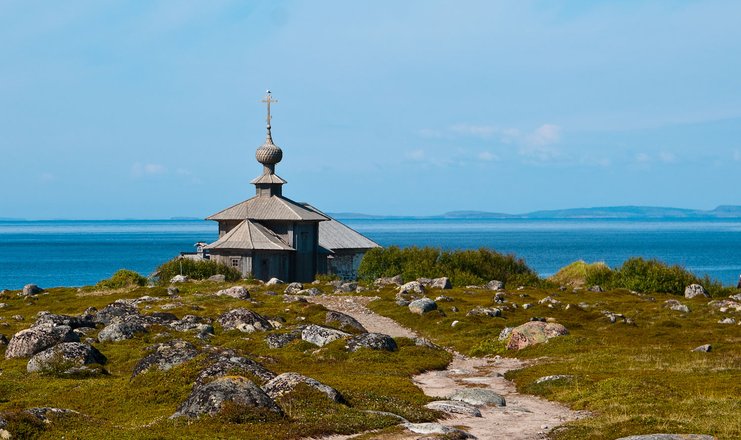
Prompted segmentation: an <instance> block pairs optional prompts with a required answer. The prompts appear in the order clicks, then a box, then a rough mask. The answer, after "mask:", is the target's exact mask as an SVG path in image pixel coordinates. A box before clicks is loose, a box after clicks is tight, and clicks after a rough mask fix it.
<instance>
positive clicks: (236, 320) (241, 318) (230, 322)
mask: <svg viewBox="0 0 741 440" xmlns="http://www.w3.org/2000/svg"><path fill="white" fill-rule="evenodd" d="M218 321H219V324H221V327H222V328H223V329H224V330H239V331H241V332H244V333H253V332H256V331H265V330H272V329H273V325H272V324H271V323H270V321H268V320H267V318H265V317H264V316H262V315H260V314H259V313H257V312H253V311H252V310H247V309H245V308H242V307H240V308H238V309H233V310H229V311H228V312H225V313H223V314H222V315H221V316H219V319H218Z"/></svg>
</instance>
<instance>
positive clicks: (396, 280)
mask: <svg viewBox="0 0 741 440" xmlns="http://www.w3.org/2000/svg"><path fill="white" fill-rule="evenodd" d="M401 283H402V281H401V275H396V276H393V277H381V278H376V280H375V281H374V282H373V284H374V285H375V286H378V287H386V286H401Z"/></svg>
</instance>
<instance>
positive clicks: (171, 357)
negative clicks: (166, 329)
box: [131, 339, 198, 378]
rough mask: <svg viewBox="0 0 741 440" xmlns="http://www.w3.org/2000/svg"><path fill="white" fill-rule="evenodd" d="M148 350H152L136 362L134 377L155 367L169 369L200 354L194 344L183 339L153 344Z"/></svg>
mask: <svg viewBox="0 0 741 440" xmlns="http://www.w3.org/2000/svg"><path fill="white" fill-rule="evenodd" d="M147 351H151V353H150V354H148V355H147V356H145V357H144V358H142V359H141V360H140V361H139V362H137V363H136V366H134V372H133V373H132V374H131V377H132V378H134V377H136V376H138V375H140V374H142V373H145V372H147V371H148V370H149V369H151V368H153V367H156V368H157V369H158V370H160V371H167V370H169V369H171V368H173V367H175V366H176V365H180V364H182V363H184V362H187V361H189V360H191V359H193V358H194V357H196V356H197V355H198V350H197V349H196V347H195V346H194V345H193V344H191V343H190V342H186V341H183V340H181V339H174V340H172V341H168V342H164V343H162V344H155V345H152V346H150V347H147Z"/></svg>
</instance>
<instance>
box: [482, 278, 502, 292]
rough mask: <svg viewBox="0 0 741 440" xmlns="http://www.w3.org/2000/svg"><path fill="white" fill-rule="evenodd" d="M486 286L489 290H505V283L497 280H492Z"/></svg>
mask: <svg viewBox="0 0 741 440" xmlns="http://www.w3.org/2000/svg"><path fill="white" fill-rule="evenodd" d="M484 288H485V289H489V290H504V283H503V282H501V281H497V280H491V281H489V282H488V283H486V284H484Z"/></svg>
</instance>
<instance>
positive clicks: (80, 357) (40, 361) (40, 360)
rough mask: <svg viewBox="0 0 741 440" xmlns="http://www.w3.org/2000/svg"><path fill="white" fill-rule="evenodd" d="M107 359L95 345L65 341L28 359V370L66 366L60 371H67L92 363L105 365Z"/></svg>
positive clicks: (43, 369) (34, 371)
mask: <svg viewBox="0 0 741 440" xmlns="http://www.w3.org/2000/svg"><path fill="white" fill-rule="evenodd" d="M106 361H107V359H106V357H105V356H103V354H102V353H101V352H99V351H98V349H96V348H95V347H91V346H89V345H86V344H81V343H79V342H63V343H61V344H57V345H55V346H53V347H51V348H47V349H46V350H44V351H42V352H40V353H36V354H35V355H33V357H31V359H29V360H28V364H27V365H26V371H28V372H29V373H36V372H39V371H50V370H55V369H57V368H65V369H66V370H67V371H64V372H62V371H60V373H66V372H69V371H70V369H73V368H75V367H82V366H84V365H90V364H99V365H103V364H105V363H106Z"/></svg>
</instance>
